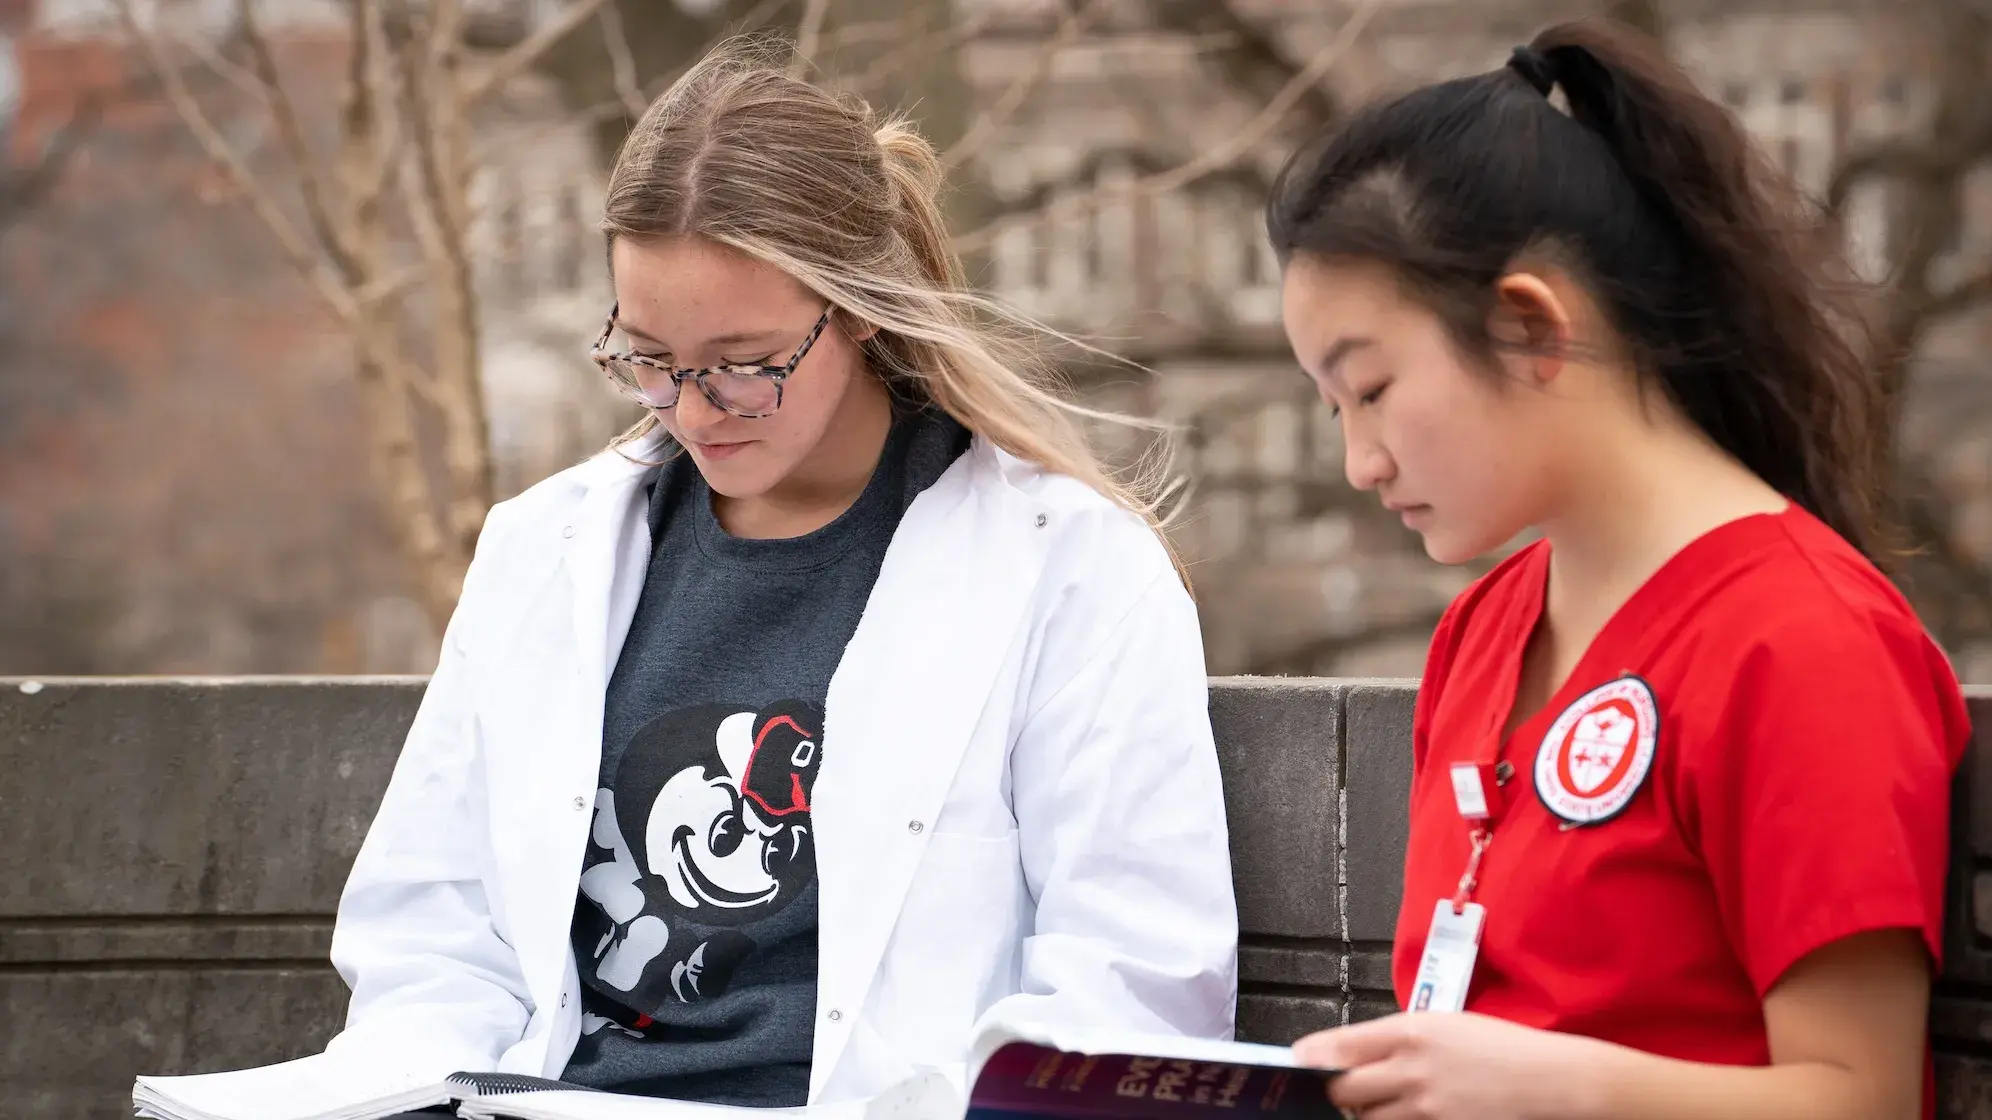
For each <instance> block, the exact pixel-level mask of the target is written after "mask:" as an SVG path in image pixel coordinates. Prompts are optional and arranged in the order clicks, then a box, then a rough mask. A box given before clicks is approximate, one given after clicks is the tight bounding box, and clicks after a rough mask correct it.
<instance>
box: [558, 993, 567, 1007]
mask: <svg viewBox="0 0 1992 1120" xmlns="http://www.w3.org/2000/svg"><path fill="white" fill-rule="evenodd" d="M560 1006H562V1007H566V1006H567V993H566V992H562V993H560Z"/></svg>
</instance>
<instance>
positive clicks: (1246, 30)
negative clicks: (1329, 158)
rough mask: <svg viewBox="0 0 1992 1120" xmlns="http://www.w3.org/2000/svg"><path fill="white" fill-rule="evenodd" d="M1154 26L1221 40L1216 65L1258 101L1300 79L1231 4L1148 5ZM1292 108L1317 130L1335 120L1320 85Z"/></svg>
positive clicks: (1167, 0) (1173, 0) (1183, 1)
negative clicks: (1318, 126) (1152, 15)
mask: <svg viewBox="0 0 1992 1120" xmlns="http://www.w3.org/2000/svg"><path fill="white" fill-rule="evenodd" d="M1150 10H1151V11H1153V12H1154V14H1155V21H1156V22H1157V23H1158V24H1160V25H1161V26H1162V27H1164V28H1167V29H1168V30H1171V31H1176V32H1181V33H1184V34H1187V35H1193V36H1199V37H1203V36H1220V37H1221V40H1222V46H1221V48H1220V49H1219V50H1218V51H1217V52H1216V54H1217V61H1218V64H1219V65H1220V66H1221V67H1222V68H1223V70H1224V72H1225V75H1226V76H1227V77H1228V78H1229V79H1230V81H1231V84H1233V85H1235V86H1237V87H1238V88H1239V89H1241V90H1243V91H1245V92H1246V93H1247V94H1249V95H1250V96H1251V97H1252V98H1253V99H1254V100H1255V101H1261V102H1263V101H1268V100H1271V99H1272V98H1274V97H1276V96H1278V95H1279V93H1280V91H1282V90H1284V89H1285V88H1286V87H1287V86H1288V85H1289V84H1290V83H1291V82H1292V81H1293V79H1294V76H1295V75H1296V74H1298V73H1299V68H1298V67H1296V66H1295V65H1294V63H1293V62H1292V61H1291V60H1289V59H1288V58H1287V56H1286V52H1285V51H1283V50H1281V49H1280V45H1279V43H1278V41H1277V40H1275V39H1274V37H1273V36H1272V35H1271V34H1269V33H1268V32H1267V31H1266V29H1265V28H1263V27H1261V26H1260V25H1258V24H1256V23H1253V22H1252V21H1251V20H1249V19H1246V18H1245V17H1244V16H1243V15H1242V14H1240V12H1239V11H1238V7H1237V5H1236V4H1235V3H1233V0H1156V2H1155V3H1153V4H1151V5H1150ZM1294 104H1295V106H1297V107H1298V108H1299V109H1300V110H1301V112H1302V113H1303V114H1304V115H1305V116H1306V117H1307V119H1308V120H1310V121H1313V122H1315V123H1316V124H1326V123H1327V122H1328V121H1330V120H1332V119H1334V116H1335V112H1336V105H1335V99H1334V97H1333V96H1332V95H1331V94H1330V93H1329V92H1328V90H1327V88H1326V87H1324V86H1323V85H1322V84H1321V83H1320V81H1319V79H1316V80H1314V81H1311V82H1308V83H1306V84H1305V86H1304V87H1303V88H1301V89H1300V90H1299V91H1298V96H1296V97H1295V98H1294Z"/></svg>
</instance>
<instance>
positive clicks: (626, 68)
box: [602, 3, 650, 124]
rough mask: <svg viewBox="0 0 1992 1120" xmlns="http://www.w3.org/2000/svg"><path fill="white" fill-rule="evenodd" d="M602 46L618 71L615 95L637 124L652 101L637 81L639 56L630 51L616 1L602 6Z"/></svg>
mask: <svg viewBox="0 0 1992 1120" xmlns="http://www.w3.org/2000/svg"><path fill="white" fill-rule="evenodd" d="M602 45H603V46H604V47H605V48H607V49H608V52H609V67H610V69H611V70H612V71H613V72H614V74H615V83H616V96H617V97H619V98H621V99H622V104H623V109H624V110H625V111H626V112H628V113H629V119H630V123H632V124H634V123H635V122H636V121H637V119H638V118H640V117H642V116H643V113H644V110H646V109H648V108H649V107H650V101H649V99H648V98H646V97H644V96H643V91H642V90H641V89H639V88H637V84H636V59H635V58H634V57H632V56H631V55H630V53H629V36H628V35H626V34H624V33H623V22H622V9H620V8H618V7H616V6H615V5H614V4H613V3H610V4H604V5H602Z"/></svg>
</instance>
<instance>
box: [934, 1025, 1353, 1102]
mask: <svg viewBox="0 0 1992 1120" xmlns="http://www.w3.org/2000/svg"><path fill="white" fill-rule="evenodd" d="M1334 1076H1335V1075H1334V1073H1333V1072H1331V1071H1327V1070H1313V1069H1291V1068H1287V1067H1284V1066H1276V1065H1248V1064H1239V1063H1233V1062H1215V1061H1183V1060H1178V1059H1173V1058H1155V1057H1141V1056H1137V1055H1132V1054H1073V1053H1066V1052H1063V1051H1059V1050H1054V1049H1051V1048H1049V1047H1045V1046H1038V1045H1036V1044H1034V1043H1028V1042H1013V1043H1010V1044H1009V1045H1007V1046H1005V1047H1003V1048H1002V1049H1001V1050H998V1051H997V1052H996V1053H995V1054H993V1055H991V1056H990V1058H989V1061H988V1062H987V1063H986V1064H984V1066H983V1067H982V1072H981V1074H980V1075H979V1076H977V1077H976V1080H975V1086H974V1088H973V1089H972V1090H971V1091H970V1094H969V1102H968V1116H967V1120H1007V1118H1021V1117H1052V1118H1058V1120H1108V1118H1130V1120H1131V1118H1135V1117H1141V1118H1144V1120H1179V1118H1180V1120H1213V1118H1216V1117H1241V1116H1248V1117H1277V1118H1280V1120H1302V1118H1310V1120H1318V1118H1320V1117H1339V1116H1340V1115H1341V1112H1340V1111H1339V1110H1338V1109H1336V1107H1335V1106H1334V1105H1333V1104H1330V1103H1329V1101H1328V1083H1329V1081H1330V1080H1332V1079H1333V1078H1334Z"/></svg>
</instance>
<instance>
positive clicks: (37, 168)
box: [0, 96, 103, 234]
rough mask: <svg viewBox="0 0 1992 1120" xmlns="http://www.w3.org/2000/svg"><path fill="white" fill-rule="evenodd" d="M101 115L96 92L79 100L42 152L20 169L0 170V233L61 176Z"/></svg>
mask: <svg viewBox="0 0 1992 1120" xmlns="http://www.w3.org/2000/svg"><path fill="white" fill-rule="evenodd" d="M102 118H103V102H102V101H101V99H99V98H98V97H95V96H86V97H84V98H83V99H82V100H80V101H78V102H77V104H76V108H75V110H74V111H72V112H71V113H70V116H69V119H68V120H67V121H64V122H63V123H62V126H61V127H60V128H58V129H56V131H55V134H54V135H53V136H50V137H49V140H48V143H47V144H46V145H44V146H43V147H42V152H41V155H40V156H38V157H37V158H36V159H35V162H34V164H33V165H32V166H30V167H28V168H27V169H26V170H23V171H0V234H4V233H5V232H6V231H7V229H8V228H9V227H11V226H12V225H13V224H14V223H16V222H18V221H20V220H21V218H23V217H24V216H26V214H27V212H28V210H29V209H30V208H31V207H33V206H34V204H35V203H37V202H39V201H41V198H42V196H43V195H45V194H47V193H48V191H49V190H50V188H52V187H54V186H55V184H56V182H57V181H58V180H60V179H61V178H62V172H63V170H64V169H65V168H67V167H68V166H69V160H70V157H71V156H72V155H74V154H75V151H76V146H77V144H78V143H79V142H80V141H81V139H82V138H83V137H84V136H86V135H88V134H89V133H90V132H91V131H92V130H93V129H95V128H96V127H97V122H98V121H99V120H101V119H102Z"/></svg>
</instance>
